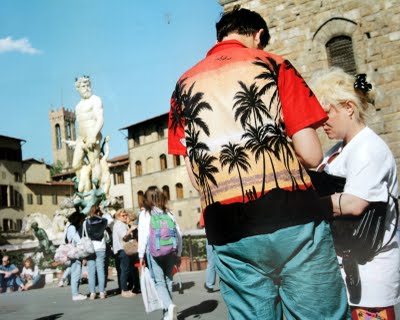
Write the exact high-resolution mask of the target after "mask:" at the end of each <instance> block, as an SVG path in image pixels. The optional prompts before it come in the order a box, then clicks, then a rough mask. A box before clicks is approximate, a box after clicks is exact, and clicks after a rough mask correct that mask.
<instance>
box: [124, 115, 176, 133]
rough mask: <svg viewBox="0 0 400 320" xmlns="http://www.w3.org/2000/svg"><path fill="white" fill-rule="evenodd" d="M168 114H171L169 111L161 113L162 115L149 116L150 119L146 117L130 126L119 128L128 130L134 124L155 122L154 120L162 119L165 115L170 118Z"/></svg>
mask: <svg viewBox="0 0 400 320" xmlns="http://www.w3.org/2000/svg"><path fill="white" fill-rule="evenodd" d="M168 115H169V113H168V112H167V113H163V114H160V115H158V116H155V117H153V118H149V119H146V120H143V121H140V122H137V123H134V124H131V125H129V126H126V127H123V128H121V129H119V130H126V129H129V128H131V127H134V126H137V125H143V124H145V123H148V122H153V121H154V120H157V119H161V118H164V117H167V119H168Z"/></svg>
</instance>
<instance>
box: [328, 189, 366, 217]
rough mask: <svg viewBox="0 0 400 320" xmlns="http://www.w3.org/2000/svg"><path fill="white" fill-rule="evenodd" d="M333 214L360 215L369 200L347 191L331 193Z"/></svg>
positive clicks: (335, 215)
mask: <svg viewBox="0 0 400 320" xmlns="http://www.w3.org/2000/svg"><path fill="white" fill-rule="evenodd" d="M331 199H332V206H333V216H334V217H337V216H340V215H353V216H359V215H361V214H362V213H363V212H364V211H365V209H366V208H367V207H368V205H369V202H368V201H366V200H364V199H361V198H359V197H357V196H354V195H352V194H349V193H335V194H333V195H331Z"/></svg>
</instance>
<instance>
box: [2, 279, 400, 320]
mask: <svg viewBox="0 0 400 320" xmlns="http://www.w3.org/2000/svg"><path fill="white" fill-rule="evenodd" d="M181 278H182V283H183V288H184V292H183V294H179V292H178V287H177V286H176V285H175V286H174V293H173V295H174V296H173V299H174V302H175V303H176V304H177V306H178V319H179V320H184V319H188V320H189V319H206V320H222V319H227V310H226V306H225V303H224V302H223V299H222V297H221V295H220V291H219V289H218V285H217V286H216V291H215V292H213V293H207V292H206V290H205V289H204V287H203V285H204V279H205V272H204V271H197V272H185V273H182V274H181ZM175 280H177V278H175ZM116 287H117V285H116V281H115V279H114V280H113V281H109V282H108V287H107V290H108V294H109V296H108V297H107V299H105V300H99V299H96V300H94V301H92V300H85V301H77V302H73V301H72V299H71V289H70V287H69V286H67V287H63V288H58V287H57V286H56V283H53V284H50V285H49V284H48V285H46V287H45V288H43V289H37V290H32V291H28V292H13V293H6V294H0V319H1V320H56V319H60V320H69V319H71V320H81V319H84V320H91V319H96V320H102V319H107V320H114V319H117V320H123V319H129V320H160V319H161V318H162V316H161V311H154V312H152V313H150V314H146V312H145V310H144V307H143V300H142V297H141V295H137V296H136V297H134V298H129V299H128V298H122V297H121V296H120V295H115V293H114V292H115V288H116ZM80 292H81V293H83V294H87V293H88V286H87V285H83V286H81V290H80ZM396 315H397V316H396V319H400V317H399V315H400V304H398V305H396ZM250 320H251V319H250Z"/></svg>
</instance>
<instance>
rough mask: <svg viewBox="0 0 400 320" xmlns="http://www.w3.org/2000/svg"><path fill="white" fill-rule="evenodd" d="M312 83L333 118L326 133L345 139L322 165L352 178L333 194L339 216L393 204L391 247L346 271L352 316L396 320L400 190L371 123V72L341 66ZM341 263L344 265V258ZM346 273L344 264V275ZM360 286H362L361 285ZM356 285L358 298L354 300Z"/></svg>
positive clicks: (387, 235)
mask: <svg viewBox="0 0 400 320" xmlns="http://www.w3.org/2000/svg"><path fill="white" fill-rule="evenodd" d="M311 87H312V89H313V91H314V93H315V95H316V96H317V98H318V99H319V101H320V102H321V104H322V106H323V107H324V109H325V111H326V112H327V114H328V116H329V119H328V120H327V121H326V122H325V123H324V124H323V129H324V131H325V133H326V134H327V136H328V137H329V139H335V140H340V141H339V142H338V143H337V144H336V145H335V146H334V147H333V148H332V149H331V150H329V151H328V152H327V154H326V156H325V158H324V161H323V163H322V164H321V165H320V168H324V169H323V170H325V171H326V172H327V173H328V174H331V175H335V176H340V177H344V178H346V183H345V186H344V190H343V192H340V193H335V194H333V195H331V196H330V197H331V200H332V206H333V216H334V219H336V220H337V219H343V218H342V217H340V216H347V218H349V217H351V216H360V215H362V214H363V212H364V211H365V210H366V209H367V208H370V206H371V205H373V204H376V203H387V208H386V218H385V222H384V223H385V224H384V226H385V230H384V238H383V242H382V243H383V244H387V245H385V246H384V247H383V249H382V250H381V251H378V253H377V254H376V255H375V256H374V257H373V258H372V260H371V261H367V262H366V263H365V262H363V263H362V264H360V263H358V271H357V263H356V264H355V268H353V269H354V270H349V271H351V272H347V271H346V273H348V274H347V276H348V277H349V276H352V277H353V275H355V277H353V278H352V279H351V282H349V279H350V278H348V279H347V281H348V282H347V289H348V295H349V304H350V306H351V308H352V317H353V319H366V318H367V317H370V318H368V319H378V317H379V319H388V320H391V319H393V320H394V319H395V315H394V308H393V306H394V305H396V304H398V303H399V302H400V273H399V269H400V250H399V232H398V230H396V229H395V228H396V207H395V202H396V200H395V199H397V198H398V195H399V194H398V184H397V179H396V176H397V172H396V163H395V160H394V157H393V155H392V153H391V151H390V149H389V147H388V146H387V145H386V143H385V142H384V141H383V140H382V139H381V138H380V137H379V136H378V135H377V134H376V133H375V132H373V131H372V130H371V129H370V128H369V127H368V126H367V125H366V110H367V108H368V106H369V105H370V103H371V102H372V101H373V99H374V90H373V87H372V85H371V84H370V83H368V82H367V79H366V75H365V74H360V75H358V76H357V77H354V76H351V75H349V74H347V73H345V72H344V71H343V70H341V69H338V68H332V69H330V70H328V71H323V72H320V73H317V74H315V75H314V77H313V79H312V81H311ZM384 214H385V211H384ZM339 217H340V218H339ZM349 220H350V219H349ZM349 220H346V222H345V223H350V222H348V221H349ZM338 240H340V238H339V239H335V242H336V243H337V242H338ZM346 259H347V257H346ZM343 261H344V260H343ZM339 262H340V263H342V258H341V257H339ZM357 262H359V261H357ZM344 265H345V266H344V267H346V263H344ZM346 273H345V272H344V270H343V268H342V276H343V278H344V279H346ZM352 274H353V275H352ZM354 284H357V286H358V287H357V288H355V289H354V288H352V287H353V285H354ZM353 289H354V290H355V292H356V293H357V298H356V299H352V290H353ZM362 315H364V316H362ZM364 317H365V318H364Z"/></svg>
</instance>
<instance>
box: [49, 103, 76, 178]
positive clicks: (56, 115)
mask: <svg viewBox="0 0 400 320" xmlns="http://www.w3.org/2000/svg"><path fill="white" fill-rule="evenodd" d="M75 120H76V117H75V112H74V111H72V110H68V109H64V107H61V108H60V109H55V110H50V111H49V121H50V126H51V139H52V150H53V161H54V163H57V162H58V161H60V162H61V163H62V167H63V171H69V170H71V169H72V157H73V154H74V150H73V149H71V148H69V147H68V146H67V144H65V143H64V142H63V140H72V141H75V140H76V129H75Z"/></svg>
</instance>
